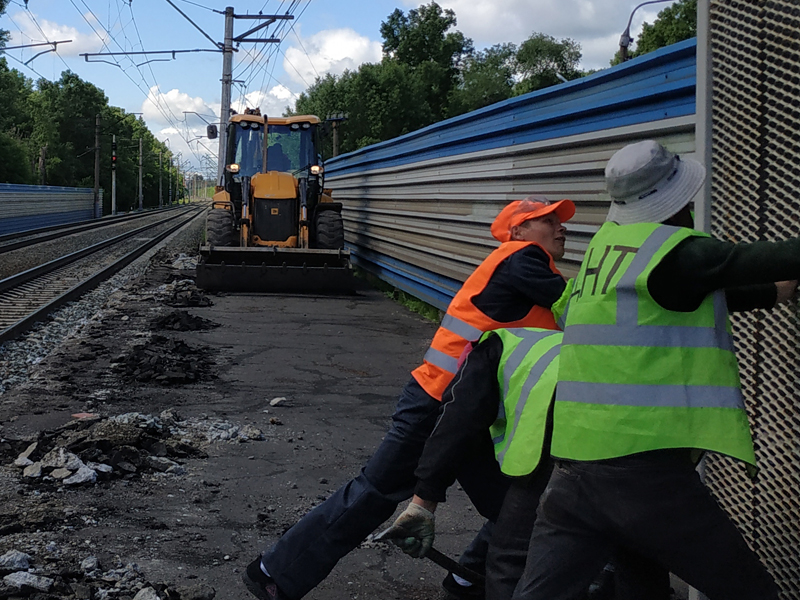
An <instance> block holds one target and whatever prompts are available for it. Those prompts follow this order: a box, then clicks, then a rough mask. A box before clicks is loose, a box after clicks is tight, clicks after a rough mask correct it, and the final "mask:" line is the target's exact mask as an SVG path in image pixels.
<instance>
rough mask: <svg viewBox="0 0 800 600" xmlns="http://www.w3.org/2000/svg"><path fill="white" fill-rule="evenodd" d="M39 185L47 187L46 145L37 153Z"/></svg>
mask: <svg viewBox="0 0 800 600" xmlns="http://www.w3.org/2000/svg"><path fill="white" fill-rule="evenodd" d="M39 184H40V185H47V144H45V145H44V146H42V148H41V150H40V151H39Z"/></svg>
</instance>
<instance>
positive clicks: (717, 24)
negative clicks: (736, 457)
mask: <svg viewBox="0 0 800 600" xmlns="http://www.w3.org/2000/svg"><path fill="white" fill-rule="evenodd" d="M701 7H702V5H701ZM708 10H709V18H708V22H709V32H708V35H709V38H710V39H709V42H710V44H709V47H710V48H711V54H710V61H709V62H710V69H711V77H710V81H711V90H710V94H711V104H712V111H711V115H709V116H708V117H706V123H708V119H710V125H711V148H712V170H711V173H712V176H711V230H712V232H713V234H714V235H715V236H716V237H719V238H722V239H730V240H732V241H737V242H738V241H744V242H751V241H755V240H782V239H788V238H792V237H797V236H798V235H800V218H798V215H799V214H800V200H798V198H800V176H798V168H797V156H798V153H800V144H798V142H797V133H796V132H797V131H798V129H799V128H800V113H798V111H797V106H798V100H799V99H800V81H798V77H797V73H798V70H800V51H798V44H797V32H798V31H800V17H798V6H797V2H796V1H795V0H770V1H769V2H766V1H764V0H760V1H751V2H741V1H731V0H728V1H724V0H711V2H710V3H709V6H708ZM797 316H798V313H797V307H795V306H791V307H790V306H784V307H781V308H780V309H778V310H770V311H755V312H752V313H745V314H740V315H736V316H735V317H734V339H735V342H736V349H737V356H738V358H739V364H740V368H741V374H742V387H743V390H744V392H745V398H746V404H747V411H748V414H749V417H750V423H751V426H752V431H753V439H754V441H755V448H756V456H757V459H758V462H759V465H760V467H761V471H760V473H759V476H758V478H757V479H756V480H755V481H751V480H750V479H748V478H747V477H746V476H745V474H744V471H743V469H742V468H741V466H740V465H738V464H736V463H735V462H734V461H732V460H730V459H727V458H725V457H721V456H716V455H715V456H712V457H710V458H709V460H708V465H707V469H706V482H707V483H708V485H709V487H711V489H712V490H713V492H714V494H715V495H716V497H717V499H718V500H719V502H720V504H721V505H722V506H723V507H724V508H725V509H726V510H727V512H728V513H729V514H730V515H731V517H732V518H733V520H734V521H735V522H736V524H737V526H738V527H739V529H740V530H741V531H742V532H743V533H744V534H745V537H746V538H747V541H748V543H749V544H750V546H751V548H753V549H754V550H755V551H756V552H757V553H758V555H759V557H760V558H761V560H762V562H764V564H765V565H767V567H768V568H769V570H770V572H771V573H772V575H773V577H775V580H776V582H777V584H778V587H779V588H780V597H781V598H782V599H786V600H788V599H794V600H798V599H800V452H798V447H799V445H800V443H799V442H798V440H800V372H798V363H800V328H799V327H798V318H797Z"/></svg>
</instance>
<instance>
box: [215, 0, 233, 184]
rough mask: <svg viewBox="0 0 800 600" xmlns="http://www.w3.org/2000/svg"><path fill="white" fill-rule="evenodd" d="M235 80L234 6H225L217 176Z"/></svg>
mask: <svg viewBox="0 0 800 600" xmlns="http://www.w3.org/2000/svg"><path fill="white" fill-rule="evenodd" d="M232 80H233V7H232V6H228V7H226V8H225V41H224V42H223V46H222V104H221V106H220V109H219V167H218V169H217V177H222V171H223V170H224V169H225V165H223V163H224V162H225V159H224V158H223V157H224V156H225V147H226V145H227V143H228V117H230V114H231V83H232Z"/></svg>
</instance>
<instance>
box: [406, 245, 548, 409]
mask: <svg viewBox="0 0 800 600" xmlns="http://www.w3.org/2000/svg"><path fill="white" fill-rule="evenodd" d="M531 245H533V246H537V247H539V248H541V249H542V250H544V252H545V254H547V257H548V258H549V259H550V269H551V270H552V271H553V273H558V274H559V275H561V273H560V272H559V270H558V269H556V265H555V262H553V257H552V256H550V253H549V252H547V250H545V249H544V248H542V246H541V245H540V244H537V243H536V242H505V243H503V244H501V245H500V247H499V248H497V249H496V250H495V251H494V252H492V253H491V254H490V255H489V256H487V257H486V260H484V261H483V262H482V263H481V264H480V265H478V268H477V269H475V271H474V272H473V273H472V275H470V276H469V277H468V278H467V280H466V281H465V282H464V285H463V286H461V289H460V290H458V293H456V295H455V297H454V298H453V300H452V301H451V302H450V305H449V306H448V307H447V313H446V314H445V316H444V318H443V319H442V323H441V325H439V329H438V331H437V332H436V335H434V336H433V341H432V342H431V347H430V348H428V351H427V352H426V353H425V357H424V358H423V362H422V364H421V365H420V366H419V367H417V368H416V369H414V370H413V371H412V372H411V375H412V376H413V377H414V379H416V380H417V382H418V383H419V384H420V385H421V386H422V388H423V389H424V390H425V391H426V392H427V393H428V394H430V395H431V396H432V397H434V398H436V399H437V400H441V399H442V394H444V390H445V388H446V387H447V385H448V384H449V383H450V382H451V381H452V380H453V377H454V376H455V374H456V371H457V370H458V359H459V357H460V356H461V353H462V352H463V351H464V349H465V348H466V347H467V345H468V344H469V343H470V342H477V341H478V339H480V337H481V335H482V334H483V333H484V332H486V331H492V330H493V329H501V328H504V327H505V328H510V327H539V328H541V329H558V327H557V326H556V322H555V320H554V318H553V313H552V312H550V309H549V308H544V307H542V306H534V307H533V308H531V310H530V312H529V313H528V314H527V315H525V317H523V318H522V319H519V320H518V321H512V322H510V323H507V322H502V321H495V320H494V319H491V318H489V317H488V316H486V315H485V314H484V313H483V312H481V311H480V310H479V309H478V308H477V307H476V306H475V305H474V304H473V303H472V299H473V298H474V297H475V296H477V295H479V294H480V293H481V292H482V291H483V290H484V289H486V285H487V284H488V283H489V279H491V277H492V275H493V274H494V272H495V270H496V269H497V266H498V265H499V264H500V263H501V262H503V261H504V260H505V259H506V258H508V257H509V256H511V255H512V254H514V253H515V252H518V251H520V250H522V249H523V248H525V247H527V246H531Z"/></svg>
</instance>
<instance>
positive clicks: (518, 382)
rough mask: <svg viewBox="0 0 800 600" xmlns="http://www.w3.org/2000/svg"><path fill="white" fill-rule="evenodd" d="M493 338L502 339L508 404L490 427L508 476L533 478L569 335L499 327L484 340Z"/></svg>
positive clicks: (501, 374)
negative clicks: (560, 354) (560, 357)
mask: <svg viewBox="0 0 800 600" xmlns="http://www.w3.org/2000/svg"><path fill="white" fill-rule="evenodd" d="M489 335H497V336H498V337H499V338H500V340H501V341H502V343H503V354H502V357H501V359H500V366H499V368H498V370H497V380H498V383H499V386H500V393H501V400H502V401H501V402H500V404H499V407H498V411H497V420H496V421H495V422H494V423H493V424H492V426H491V427H490V428H489V431H490V433H491V435H492V441H493V442H494V452H495V456H496V457H497V462H498V463H500V470H501V471H502V472H503V473H505V474H506V475H509V476H512V477H519V476H522V475H528V474H529V473H532V472H533V471H534V470H535V469H536V467H537V466H538V465H539V461H540V460H541V457H542V447H543V446H544V442H545V439H544V438H545V431H546V426H547V413H548V411H549V410H550V404H551V402H552V400H553V391H554V389H555V387H556V379H557V376H558V350H559V347H560V345H561V337H562V336H563V334H562V333H561V332H560V331H553V330H552V329H538V328H533V327H526V328H514V329H497V330H495V331H490V332H487V333H485V334H484V335H483V336H482V338H481V339H486V338H487V337H488V336H489Z"/></svg>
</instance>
